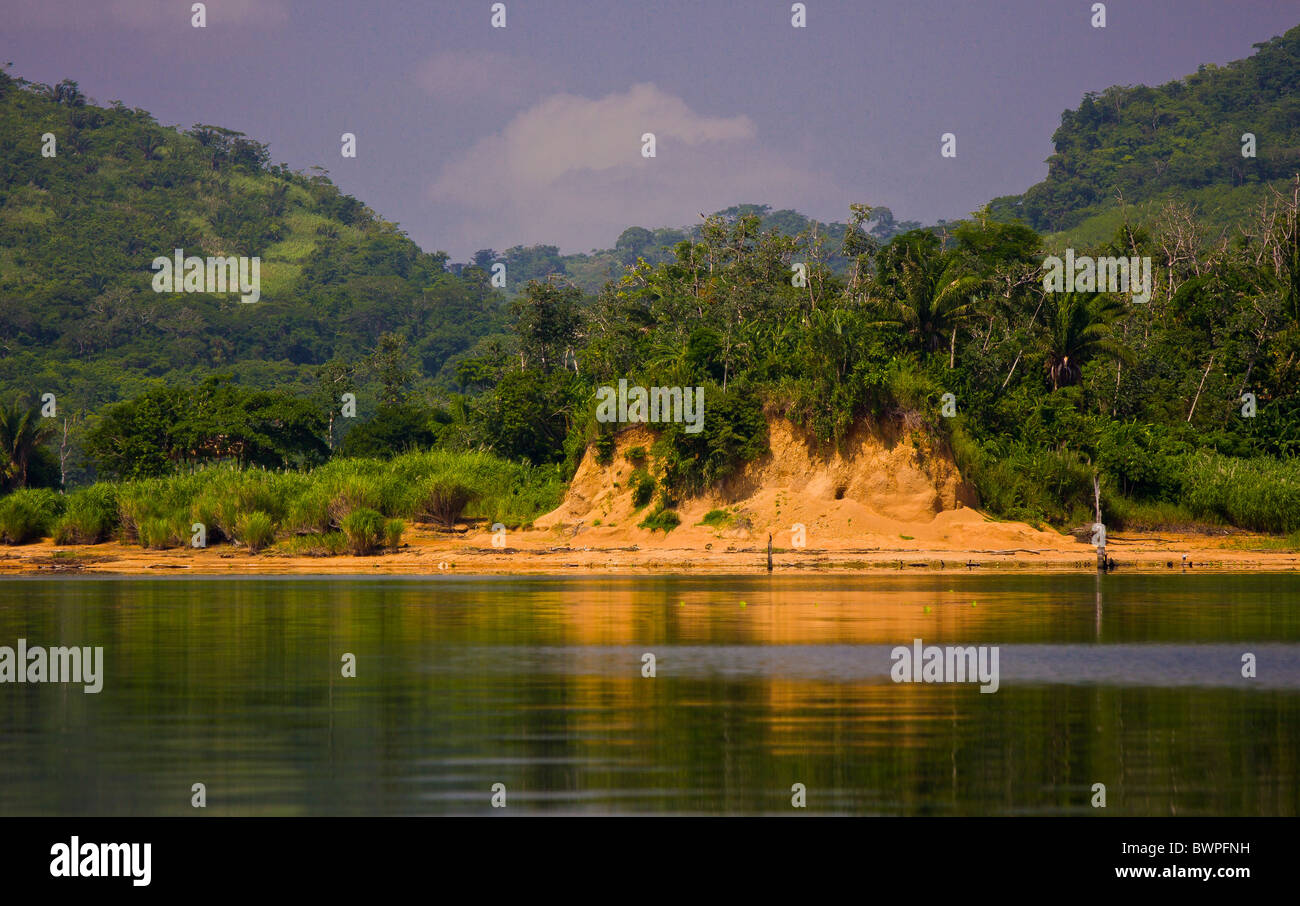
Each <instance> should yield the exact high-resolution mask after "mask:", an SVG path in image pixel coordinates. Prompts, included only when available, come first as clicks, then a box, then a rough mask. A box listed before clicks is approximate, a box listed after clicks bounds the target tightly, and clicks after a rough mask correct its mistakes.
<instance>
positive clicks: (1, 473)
mask: <svg viewBox="0 0 1300 906" xmlns="http://www.w3.org/2000/svg"><path fill="white" fill-rule="evenodd" d="M53 434H54V426H53V425H49V424H42V423H41V411H40V409H38V408H36V407H35V406H31V407H27V406H24V405H22V403H20V402H19V401H18V400H17V399H15V400H14V402H13V404H12V405H11V406H7V407H6V406H0V485H2V486H3V487H5V488H6V489H11V488H21V487H26V485H27V464H28V463H29V462H31V458H32V453H34V452H35V450H36V448H37V447H38V446H40V445H41V444H42V443H44V442H45V441H46V440H48V439H49V438H50V437H51V436H52V435H53Z"/></svg>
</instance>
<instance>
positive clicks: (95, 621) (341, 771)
mask: <svg viewBox="0 0 1300 906" xmlns="http://www.w3.org/2000/svg"><path fill="white" fill-rule="evenodd" d="M949 581H951V582H952V584H951V586H949ZM1216 581H1217V580H1216ZM1274 581H1276V580H1275V579H1269V578H1268V577H1261V578H1260V579H1259V580H1258V581H1254V580H1253V579H1252V580H1243V581H1242V582H1240V583H1234V584H1233V585H1232V586H1231V588H1226V589H1225V590H1224V591H1223V595H1224V597H1225V598H1227V599H1231V600H1234V601H1244V600H1251V599H1252V598H1251V595H1252V594H1265V593H1270V594H1271V593H1274V592H1269V591H1268V589H1270V588H1271V586H1269V585H1268V583H1269V582H1274ZM728 582H729V583H732V584H731V585H730V586H729V588H731V590H732V592H735V594H734V595H732V594H731V593H730V592H729V593H727V594H723V593H721V592H720V591H718V590H717V589H718V587H719V586H716V585H714V586H708V585H707V583H706V582H704V581H703V580H699V579H694V580H689V581H688V580H674V579H646V580H644V581H641V580H638V581H637V582H636V583H630V582H624V581H618V580H609V581H606V580H587V581H582V582H566V581H562V580H557V581H542V582H538V581H523V580H513V579H512V580H494V581H471V582H459V581H442V580H436V579H434V580H395V579H383V580H376V581H355V580H338V579H328V580H325V579H321V580H315V579H307V580H292V581H279V580H273V579H256V580H249V581H230V580H214V581H190V580H176V581H158V580H144V581H140V580H121V581H118V580H109V581H98V580H90V581H87V580H79V581H47V582H22V583H10V584H9V585H8V586H6V587H5V592H6V597H5V598H4V599H0V604H4V605H6V606H0V643H4V644H11V645H12V644H13V641H14V640H15V639H17V638H19V637H25V638H27V639H28V640H29V642H31V643H32V644H45V645H51V644H86V645H102V646H104V648H105V658H106V662H107V671H108V672H107V676H106V679H105V689H104V692H103V693H101V694H100V695H98V696H88V695H83V694H80V693H79V692H69V691H68V689H67V688H64V687H50V686H35V685H28V686H7V687H6V688H5V689H4V693H5V694H6V695H7V696H8V697H9V698H8V702H7V704H11V707H8V708H7V710H6V712H5V717H4V718H3V719H2V721H3V722H0V728H2V729H3V731H4V732H3V733H0V756H3V758H2V759H0V764H3V765H4V767H3V768H0V778H3V782H0V812H4V813H14V812H18V813H28V812H33V811H41V810H45V811H53V812H60V813H76V814H81V813H87V812H89V813H106V814H117V813H122V812H143V813H164V814H185V813H187V810H188V808H189V805H188V801H189V792H188V790H189V787H190V784H192V783H193V782H195V781H199V780H202V781H203V782H205V783H207V785H208V791H209V792H208V795H209V803H210V809H211V810H212V811H213V812H215V813H221V812H223V811H227V812H240V813H276V814H283V813H297V812H308V813H385V812H430V813H439V812H446V811H469V812H486V810H487V808H488V806H487V802H488V792H489V789H490V786H491V784H492V783H495V782H502V783H505V784H506V785H507V787H508V789H509V791H510V805H511V808H512V809H515V808H517V809H520V810H526V809H561V810H569V811H572V810H588V811H594V812H602V811H608V810H613V809H618V810H639V811H655V812H660V811H665V812H708V813H717V812H732V811H736V812H753V811H774V812H777V813H785V812H786V810H787V809H789V808H790V786H791V784H792V783H795V782H801V783H804V784H805V785H806V786H807V788H808V793H809V798H808V802H809V809H810V810H831V811H837V810H838V811H845V812H851V813H855V814H863V813H886V814H896V813H908V814H922V813H945V814H946V813H975V814H983V813H1000V812H1012V811H1025V812H1031V813H1032V812H1038V811H1043V812H1053V813H1059V812H1063V811H1068V812H1077V813H1080V814H1090V813H1091V809H1090V808H1089V807H1088V804H1087V803H1088V799H1089V795H1090V794H1089V788H1090V787H1091V784H1093V783H1095V782H1103V783H1106V785H1107V788H1108V793H1109V797H1110V799H1109V809H1110V812H1111V813H1122V814H1170V813H1175V812H1176V813H1178V814H1195V813H1211V812H1213V813H1216V814H1217V813H1223V814H1283V815H1294V814H1296V812H1297V800H1298V799H1300V797H1298V795H1297V789H1296V780H1295V778H1296V777H1297V776H1300V765H1298V764H1297V762H1296V752H1297V749H1298V748H1300V720H1297V717H1300V700H1298V696H1297V695H1296V693H1294V692H1289V691H1273V690H1265V691H1252V690H1248V689H1240V690H1239V689H1235V688H1231V687H1226V686H1225V687H1218V688H1213V689H1187V688H1181V689H1150V688H1122V687H1085V686H1076V687H1059V686H1052V687H1048V686H1037V687H1025V686H1004V688H1003V689H1002V690H1001V691H1000V692H999V693H997V694H995V695H982V694H980V693H979V692H978V690H977V689H976V688H975V687H973V686H920V685H917V686H913V685H895V684H893V683H889V682H887V681H882V680H869V681H850V682H832V681H826V680H805V679H799V678H796V677H788V676H781V675H772V676H767V677H755V676H752V675H751V676H743V677H732V676H724V675H721V674H719V675H714V676H710V675H700V674H698V673H696V674H692V675H690V676H682V675H681V674H677V675H674V674H673V671H672V669H671V651H672V646H674V645H682V644H691V645H700V644H706V643H707V644H730V645H736V644H765V643H779V644H797V643H802V644H823V643H848V644H862V645H881V644H892V643H897V642H898V641H899V640H900V639H902V638H911V637H912V635H913V634H918V635H922V636H924V637H925V638H926V640H927V641H931V640H933V641H936V642H938V643H943V642H944V641H952V640H956V639H962V640H971V641H974V640H988V641H992V642H999V643H1004V644H1007V643H1011V642H1017V641H1019V642H1033V641H1037V642H1042V641H1044V640H1053V641H1059V640H1062V639H1068V640H1076V641H1091V640H1093V639H1094V638H1095V632H1096V628H1095V579H1094V578H1093V577H1090V576H1081V577H1079V582H1078V583H1077V585H1076V584H1072V582H1073V580H1072V579H1071V578H1070V577H1060V576H1054V577H1010V578H1008V580H1007V583H1008V584H1004V585H1001V586H994V585H989V584H987V583H986V584H985V585H984V586H983V588H984V592H985V594H982V596H981V604H980V606H979V607H977V608H971V607H970V606H969V601H966V602H965V603H962V602H961V601H960V600H959V599H960V598H962V597H963V596H965V597H969V594H968V588H969V587H970V586H967V585H963V584H962V583H960V582H957V581H956V580H944V581H940V582H939V583H938V584H935V583H934V582H931V583H930V585H929V586H928V591H926V590H925V587H924V586H923V585H918V584H917V583H916V582H914V581H912V580H911V579H909V580H908V581H907V582H904V581H903V580H901V579H900V580H898V581H894V582H888V583H885V582H873V583H871V584H870V585H867V584H866V583H863V582H862V580H861V579H858V580H854V581H853V582H850V583H841V582H839V581H838V580H836V581H834V582H832V581H829V580H828V581H827V583H825V584H824V585H823V586H821V587H820V588H818V587H816V586H814V585H811V584H808V583H805V584H804V585H802V586H800V588H799V589H797V590H790V589H784V588H782V587H781V585H780V583H779V582H778V583H772V582H770V581H769V580H767V579H766V578H762V579H758V580H754V581H753V582H750V581H749V580H747V579H743V578H741V579H737V580H735V581H734V582H732V580H728ZM997 588H1001V589H1003V591H1002V592H1000V593H999V592H996V589H997ZM1035 588H1037V589H1039V590H1043V589H1047V588H1051V589H1053V590H1054V591H1055V595H1056V597H1055V600H1056V601H1057V602H1059V603H1058V604H1057V605H1056V606H1054V607H1053V608H1052V609H1051V612H1050V615H1051V619H1050V620H1048V619H1046V618H1042V619H1039V618H1034V616H1033V613H1034V612H1033V611H1029V610H1026V608H1025V607H1024V604H1023V601H1024V600H1025V599H1026V597H1027V595H1028V591H1027V590H1028V589H1035ZM1124 588H1125V586H1123V585H1116V586H1115V590H1114V591H1112V589H1111V587H1110V586H1109V585H1108V587H1107V599H1106V608H1107V611H1106V624H1105V633H1104V639H1103V641H1105V642H1107V643H1115V642H1122V641H1131V640H1134V639H1144V640H1150V639H1152V638H1167V639H1170V640H1178V641H1186V640H1204V639H1206V638H1224V637H1233V638H1237V637H1242V638H1250V637H1254V638H1259V637H1268V638H1282V639H1287V640H1293V639H1295V638H1296V637H1297V636H1300V616H1296V615H1294V614H1282V615H1279V613H1278V612H1277V611H1271V612H1270V611H1264V610H1260V609H1247V608H1242V607H1237V606H1234V607H1232V608H1231V610H1232V611H1233V613H1232V616H1231V619H1230V620H1227V621H1225V618H1224V614H1223V610H1222V609H1210V608H1201V609H1199V610H1198V609H1195V608H1187V609H1182V610H1179V611H1178V614H1179V619H1178V620H1177V621H1173V622H1174V623H1176V626H1175V628H1173V629H1167V628H1160V627H1158V626H1156V625H1155V624H1153V622H1152V617H1151V614H1150V610H1151V608H1150V607H1149V605H1146V606H1141V605H1145V604H1146V601H1147V600H1149V597H1150V596H1149V594H1148V589H1146V587H1145V586H1142V585H1136V586H1134V588H1135V589H1136V591H1133V592H1131V593H1130V595H1131V600H1132V601H1133V602H1135V603H1133V604H1132V605H1131V606H1128V607H1126V606H1125V603H1124V602H1125V597H1124V593H1123V592H1124ZM774 589H775V591H774ZM1008 589H1009V591H1008ZM742 594H743V595H744V597H743V598H740V597H739V596H740V595H742ZM999 594H1014V596H1015V597H1017V600H1018V601H1019V602H1020V603H1019V604H1018V606H1017V607H1016V608H1015V609H1012V608H1008V607H1003V606H999V603H998V602H999V600H1001V599H1000V598H999ZM773 595H775V603H774V602H773V597H772V596H773ZM925 595H928V597H925ZM728 598H730V599H728ZM15 599H21V600H22V601H23V603H24V605H25V606H23V607H21V608H20V607H14V606H12V602H13V601H14V600H15ZM739 599H743V600H746V601H747V603H748V605H749V606H748V607H747V608H744V609H743V610H742V609H741V608H739V607H738V600H739ZM923 599H924V600H930V601H932V602H935V603H934V606H933V607H932V611H933V612H932V613H930V614H925V613H923V612H922V606H921V605H922V600H923ZM647 600H649V601H651V602H653V603H652V604H651V605H650V606H647V605H646V603H645V602H646V601H647ZM681 601H685V602H686V606H684V607H682V606H679V602H681ZM1067 602H1073V603H1074V604H1077V605H1078V606H1076V607H1067V606H1064V604H1065V603H1067ZM814 603H815V604H816V605H817V606H816V607H813V606H812V605H813V604H814ZM1167 622H1168V621H1167ZM576 645H581V646H586V645H591V646H617V647H618V649H620V650H621V649H623V648H626V649H627V650H628V651H629V652H632V653H630V654H629V656H628V659H627V661H628V662H627V665H626V670H625V671H624V672H617V671H611V670H610V669H609V668H608V667H607V666H601V667H586V666H583V665H585V664H587V663H588V661H586V660H581V662H579V661H580V659H569V660H567V661H566V660H565V659H564V658H563V657H554V656H551V657H539V656H538V646H545V647H553V646H576ZM656 649H658V650H659V651H660V652H661V655H662V656H661V659H660V673H659V676H658V677H657V678H655V679H644V678H642V677H641V675H640V660H639V654H638V653H637V652H639V651H641V650H649V651H655V650H656ZM344 651H350V652H353V653H354V654H356V655H357V663H358V675H357V678H356V679H342V678H340V676H339V675H338V670H339V665H340V660H339V659H340V656H341V654H342V653H343V652H344ZM552 654H553V653H552ZM591 663H599V664H602V665H607V664H608V663H609V662H608V661H607V660H606V661H601V660H599V659H597V660H595V661H592V662H591Z"/></svg>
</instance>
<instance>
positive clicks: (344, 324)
mask: <svg viewBox="0 0 1300 906" xmlns="http://www.w3.org/2000/svg"><path fill="white" fill-rule="evenodd" d="M46 134H49V135H50V136H52V137H53V139H54V142H55V144H54V145H53V147H52V149H51V150H53V151H54V155H53V156H45V155H43V154H42V151H43V148H44V147H46V146H47V142H46V141H45V140H43V138H42V136H44V135H46ZM313 169H315V168H313ZM177 248H181V249H184V250H185V253H186V255H200V256H209V255H213V256H225V255H233V256H241V255H242V256H249V257H253V256H258V257H260V258H261V298H260V300H259V301H258V302H256V303H255V304H248V305H246V304H241V303H240V302H239V301H238V299H237V298H236V297H234V296H231V295H225V294H223V295H208V294H204V293H196V294H187V295H185V296H177V295H172V294H158V293H155V292H153V291H152V289H151V286H150V281H151V279H152V277H153V276H154V275H153V272H152V271H151V270H150V262H151V261H152V260H153V259H154V257H155V256H159V255H163V256H171V255H172V250H173V249H177ZM445 265H446V256H445V255H441V254H428V253H425V252H422V251H421V250H420V249H419V248H418V247H417V246H416V245H415V243H413V242H412V241H411V240H410V239H408V238H407V237H406V236H405V235H404V234H403V233H402V232H401V231H400V230H398V229H397V228H396V227H395V226H394V225H393V224H391V223H386V222H384V221H383V220H382V219H380V218H379V217H377V216H376V215H375V213H374V212H373V211H371V210H370V209H368V208H367V207H365V206H364V205H363V204H361V203H360V202H359V201H357V200H356V199H355V198H352V197H350V196H347V195H343V194H341V193H340V192H339V191H338V189H337V188H336V187H335V186H334V185H333V184H332V183H331V182H330V181H329V179H328V177H327V176H326V175H325V174H324V172H323V171H319V172H316V173H315V174H314V175H313V174H303V173H298V172H295V171H292V170H290V169H289V168H288V167H286V166H285V165H283V164H274V165H273V164H271V163H270V156H269V152H268V149H267V148H266V147H265V146H264V145H262V144H259V143H258V142H256V141H254V140H252V139H250V138H247V137H245V136H243V135H241V134H239V133H236V132H232V131H230V130H227V129H224V128H221V127H218V126H208V125H196V126H194V127H193V128H192V129H188V130H181V129H177V128H171V127H164V126H161V125H159V124H158V123H157V122H156V121H155V120H154V119H153V117H151V116H150V115H149V114H148V113H146V112H145V111H143V110H138V109H131V108H128V107H126V106H124V105H122V104H120V103H117V102H114V103H113V104H111V105H109V106H107V107H101V106H96V105H94V104H93V103H91V102H90V101H89V100H88V99H87V98H85V97H84V96H83V95H82V94H81V92H80V91H79V89H78V87H77V85H76V84H75V83H72V82H63V83H61V84H59V85H56V86H44V85H31V84H27V83H25V82H23V81H22V80H20V79H15V78H12V77H11V76H9V75H6V74H4V73H3V72H0V396H8V395H10V394H12V393H13V392H15V391H23V392H30V391H33V390H39V391H40V392H42V393H45V392H50V393H54V394H56V397H57V399H58V400H59V403H60V406H61V407H62V408H64V409H67V410H69V411H72V410H77V409H85V410H91V411H93V410H97V409H99V408H100V407H101V406H102V405H103V404H105V403H108V402H112V401H115V400H118V399H122V398H124V397H130V396H134V395H136V394H138V393H140V392H141V391H143V390H144V389H146V388H147V387H148V386H151V383H156V382H157V381H159V380H164V381H166V382H168V383H169V384H173V385H176V386H185V385H191V384H194V383H197V382H198V381H200V380H201V379H202V378H203V377H204V376H206V375H209V374H212V373H216V372H228V373H232V374H234V375H235V376H236V377H237V378H238V379H239V380H240V381H242V382H243V383H245V384H247V385H249V386H251V387H258V388H263V389H270V388H277V389H285V390H289V389H297V390H300V391H305V390H307V389H310V388H312V387H313V386H315V384H316V377H315V372H316V368H317V366H320V365H323V364H325V363H328V362H332V361H337V362H343V363H348V365H349V366H354V365H358V363H361V362H362V361H363V360H364V359H365V358H366V357H367V356H369V355H370V354H372V353H373V352H374V350H375V349H376V347H377V346H378V345H379V342H380V338H381V337H382V336H384V335H385V334H393V335H398V336H402V337H405V338H408V339H409V341H410V343H409V354H410V355H411V357H412V358H413V359H414V361H415V362H416V363H418V366H419V368H418V373H419V376H420V377H421V378H429V379H431V378H434V377H435V376H437V375H438V374H439V372H440V371H441V370H442V369H443V366H444V364H446V363H447V361H448V359H449V358H450V357H452V356H454V355H455V354H457V353H459V352H463V351H465V350H467V349H468V348H470V347H471V346H472V345H473V344H474V343H475V342H476V341H477V340H478V339H479V338H481V337H483V336H486V335H489V334H492V333H495V332H498V331H499V330H500V329H501V326H502V323H503V321H502V318H501V305H502V300H501V297H500V296H499V294H497V293H495V292H493V291H492V290H491V289H489V287H488V285H487V275H486V274H485V273H483V272H482V271H479V270H475V269H470V270H469V271H466V272H465V273H463V274H462V275H460V276H456V275H452V274H450V273H448V272H447V271H446V267H445ZM449 374H450V371H448V372H447V373H446V374H445V375H444V377H447V375H449ZM357 378H358V379H359V380H360V382H361V383H362V384H363V385H365V387H368V386H369V384H370V383H371V380H370V378H371V376H370V375H369V374H368V373H367V369H366V368H364V367H360V368H359V373H358V374H357ZM444 383H445V384H449V383H450V381H449V379H448V380H447V381H444ZM364 392H366V390H365V389H364V388H363V393H364Z"/></svg>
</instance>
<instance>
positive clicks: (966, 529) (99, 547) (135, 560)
mask: <svg viewBox="0 0 1300 906" xmlns="http://www.w3.org/2000/svg"><path fill="white" fill-rule="evenodd" d="M935 522H936V523H939V525H938V526H936V529H937V530H938V531H939V532H940V534H943V535H945V536H946V539H937V538H934V537H925V538H922V537H919V536H918V537H915V538H912V539H902V538H898V537H895V538H893V539H892V540H891V539H888V538H886V537H884V536H878V535H875V536H873V535H864V536H860V537H857V538H853V539H848V540H847V541H846V543H842V544H839V545H835V546H822V547H818V546H815V545H814V544H813V543H812V542H811V540H810V542H809V544H808V546H807V547H805V548H803V549H794V548H792V547H790V546H789V545H790V537H789V533H788V532H787V533H786V536H785V538H784V539H782V538H776V537H774V540H773V544H774V553H773V557H772V561H773V570H774V572H775V573H778V574H790V573H801V572H815V571H819V570H824V571H836V572H874V571H877V570H899V569H902V570H914V571H917V572H920V571H924V570H940V569H945V570H960V571H963V572H965V571H972V572H973V571H976V570H1022V569H1028V570H1086V571H1093V570H1095V569H1096V555H1095V553H1094V550H1093V548H1092V547H1091V546H1090V545H1088V544H1083V543H1080V542H1077V541H1075V540H1074V539H1073V538H1072V537H1070V536H1068V535H1060V534H1058V533H1055V532H1038V531H1035V530H1034V529H1031V528H1030V527H1029V526H1024V525H1021V524H1019V523H994V522H987V521H984V519H983V517H981V516H979V514H978V513H976V512H975V511H974V510H964V511H957V512H956V513H951V514H941V515H940V516H939V517H938V518H937V519H936V520H935ZM945 529H946V531H945ZM913 530H914V531H919V530H918V529H916V528H914V529H913ZM571 531H572V530H571V529H568V530H554V529H552V530H533V531H515V532H509V533H508V534H507V538H506V542H507V546H506V547H504V548H497V547H493V544H492V541H493V536H492V534H491V533H489V532H487V531H478V530H469V531H465V532H462V533H447V532H438V531H433V530H430V529H427V528H423V527H418V526H417V527H412V528H410V529H409V530H408V532H407V537H406V542H405V544H404V545H403V547H402V548H400V549H399V550H397V551H394V552H391V553H385V554H381V555H378V556H372V557H352V556H339V557H303V556H285V555H282V554H279V553H277V552H276V551H274V550H268V551H263V552H261V553H259V554H256V555H253V554H249V553H248V552H247V550H245V549H243V548H240V547H235V546H230V545H215V546H213V547H211V548H208V549H204V550H193V549H191V548H177V549H173V550H160V551H156V550H144V549H142V548H140V547H138V546H135V545H125V544H120V543H117V542H110V543H106V544H96V545H55V544H54V543H52V542H51V541H49V540H46V541H43V542H40V543H37V544H28V545H22V546H18V547H8V548H0V576H3V575H18V574H50V573H67V572H79V573H105V574H114V573H116V574H139V575H162V574H177V573H182V572H184V573H188V574H202V575H280V574H287V575H294V574H297V575H306V574H321V573H328V574H340V575H368V574H439V573H441V574H447V575H466V574H471V575H472V574H484V575H495V574H532V575H538V574H542V575H545V574H552V575H560V574H563V575H573V574H579V575H581V574H584V573H590V574H599V573H622V572H627V573H732V574H737V573H747V574H757V573H763V572H766V569H767V544H766V537H765V536H764V537H763V541H762V542H761V543H759V542H758V541H757V540H756V539H751V540H734V541H729V540H727V539H725V538H722V537H719V535H720V534H721V533H718V532H714V531H713V530H711V529H708V528H707V527H703V526H697V527H691V528H687V527H682V528H680V529H678V530H675V531H673V532H671V533H669V534H668V535H667V536H664V535H663V533H661V532H660V533H655V535H654V536H653V537H647V538H643V539H641V540H640V542H639V543H627V542H628V539H627V538H626V537H625V533H623V532H619V531H618V530H616V529H606V530H604V531H602V530H601V529H600V528H594V529H587V530H581V529H580V530H578V531H577V532H576V533H575V534H573V535H572V536H571V537H565V536H566V535H568V534H569V533H570V532H571ZM642 534H645V535H649V533H642ZM926 534H927V535H932V534H933V533H926ZM783 542H784V545H785V546H784V547H782V543H783ZM1108 542H1109V544H1108V548H1107V551H1108V553H1109V555H1110V556H1111V557H1112V558H1113V559H1114V560H1115V563H1116V569H1117V570H1118V571H1130V570H1132V571H1137V570H1140V571H1144V572H1151V571H1159V572H1177V571H1181V570H1183V569H1185V568H1189V567H1185V566H1184V559H1183V558H1184V555H1186V558H1187V561H1188V562H1189V563H1190V569H1192V570H1232V571H1266V570H1268V571H1272V570H1297V569H1300V552H1296V551H1288V550H1277V549H1270V548H1269V547H1268V545H1269V544H1270V543H1275V542H1271V539H1269V538H1267V537H1265V536H1255V535H1249V534H1242V533H1235V534H1231V535H1226V534H1225V535H1218V536H1215V535H1185V534H1170V533H1161V534H1159V535H1148V534H1142V535H1136V534H1133V535H1126V534H1124V533H1116V534H1112V535H1111V536H1110V537H1109V539H1108Z"/></svg>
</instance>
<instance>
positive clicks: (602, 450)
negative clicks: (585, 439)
mask: <svg viewBox="0 0 1300 906" xmlns="http://www.w3.org/2000/svg"><path fill="white" fill-rule="evenodd" d="M592 444H593V445H594V446H595V447H596V463H597V465H602V466H607V465H609V464H610V463H612V462H613V461H614V435H613V434H601V435H600V436H599V437H597V438H596V439H595V440H594V441H592Z"/></svg>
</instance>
